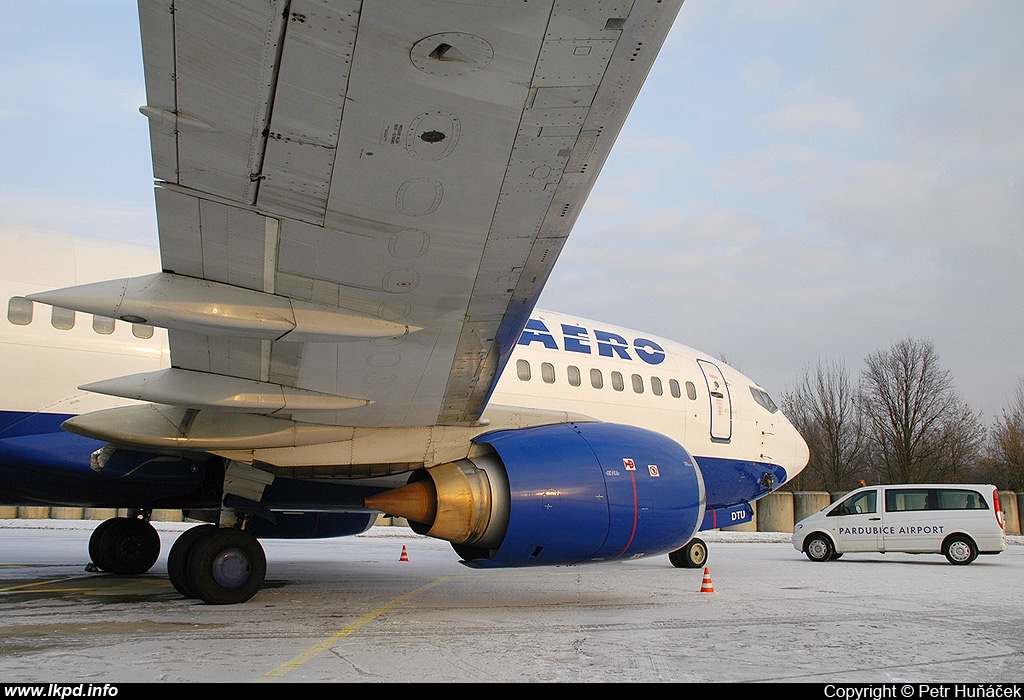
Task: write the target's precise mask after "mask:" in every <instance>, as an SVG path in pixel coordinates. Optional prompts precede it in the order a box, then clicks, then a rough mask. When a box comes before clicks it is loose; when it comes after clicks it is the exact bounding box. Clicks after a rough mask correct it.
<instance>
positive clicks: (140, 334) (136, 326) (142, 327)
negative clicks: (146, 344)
mask: <svg viewBox="0 0 1024 700" xmlns="http://www.w3.org/2000/svg"><path fill="white" fill-rule="evenodd" d="M132 335H134V336H135V337H136V338H139V339H141V340H149V339H150V338H152V337H153V326H147V325H146V324H144V323H133V324H132Z"/></svg>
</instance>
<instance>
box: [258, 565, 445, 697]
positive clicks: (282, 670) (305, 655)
mask: <svg viewBox="0 0 1024 700" xmlns="http://www.w3.org/2000/svg"><path fill="white" fill-rule="evenodd" d="M449 578H451V577H450V576H442V577H441V578H439V579H436V580H434V581H431V582H430V583H428V584H427V585H425V586H420V587H419V588H417V589H416V590H414V591H409V592H408V593H406V594H405V595H402V596H399V597H397V598H395V599H394V600H392V601H391V602H390V603H387V604H386V605H382V606H381V607H379V608H377V609H376V610H374V611H373V612H369V613H366V614H365V615H363V616H362V617H360V618H359V619H358V620H356V621H355V622H353V623H352V624H350V625H347V626H345V627H344V628H342V629H341V630H339V631H337V632H335V633H334V634H332V635H331V636H330V637H328V638H327V639H325V640H323V641H322V642H320V643H319V644H317V645H315V646H313V647H311V648H309V649H308V650H307V651H304V652H302V653H301V654H299V655H298V656H296V657H295V658H294V659H292V660H291V661H288V662H286V663H283V664H281V665H280V666H278V667H277V668H275V669H274V670H273V671H268V672H267V673H265V674H263V676H262V677H260V678H259V679H258V681H257V682H259V683H272V682H274V681H275V680H277V679H278V678H281V677H283V676H285V675H286V674H288V673H291V672H292V671H294V670H295V669H297V668H299V667H300V666H302V665H303V664H305V663H306V662H308V661H311V660H312V659H314V658H316V657H317V656H319V655H320V654H322V653H323V652H325V651H327V650H328V649H330V648H331V645H332V644H334V643H335V642H337V641H338V640H341V639H344V638H345V637H348V636H349V635H351V634H354V633H355V632H358V631H359V630H360V629H361V628H362V627H363V626H364V625H366V624H368V623H370V622H373V621H374V620H376V619H377V618H378V617H380V616H381V615H383V614H384V613H386V612H387V611H389V610H391V609H392V608H394V607H396V606H398V605H401V604H402V603H404V602H405V601H407V600H409V599H410V598H412V597H413V596H416V595H419V594H420V593H423V592H424V591H428V590H430V589H431V588H433V587H434V586H436V585H438V584H440V583H444V582H445V581H447V580H448V579H449Z"/></svg>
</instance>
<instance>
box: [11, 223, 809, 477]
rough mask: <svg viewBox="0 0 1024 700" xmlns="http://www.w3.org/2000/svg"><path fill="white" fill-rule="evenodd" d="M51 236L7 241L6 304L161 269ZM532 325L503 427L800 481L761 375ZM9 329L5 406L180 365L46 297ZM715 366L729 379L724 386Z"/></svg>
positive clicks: (510, 382) (505, 399)
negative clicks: (633, 442)
mask: <svg viewBox="0 0 1024 700" xmlns="http://www.w3.org/2000/svg"><path fill="white" fill-rule="evenodd" d="M41 237H43V236H42V234H39V233H38V232H26V233H21V234H15V235H14V236H11V235H10V234H8V235H5V236H4V244H5V246H6V254H5V259H6V260H7V261H8V264H7V265H5V266H4V268H5V269H4V270H3V274H2V279H0V295H2V296H0V300H2V301H3V303H4V305H5V311H7V307H8V306H9V303H10V299H12V298H15V297H24V296H25V295H26V294H31V293H34V292H40V291H45V290H48V289H56V288H60V287H65V286H70V285H75V284H84V283H88V282H94V281H102V280H106V279H112V278H115V277H118V276H124V275H142V274H149V273H151V272H153V271H154V270H158V269H159V261H158V257H157V254H156V251H155V250H154V249H151V248H146V247H142V246H134V245H129V244H121V243H116V244H111V243H109V242H101V241H95V240H87V239H72V238H71V237H69V236H52V237H50V236H49V235H46V236H45V238H46V240H45V245H40V243H41V241H40V238H41ZM43 256H45V257H43ZM531 326H532V327H533V328H534V329H536V328H538V327H541V328H543V329H545V331H546V333H545V332H543V331H537V330H530V329H529V328H528V331H527V334H526V337H527V339H532V342H529V344H522V343H520V344H519V345H517V346H516V347H515V349H514V351H513V353H512V356H511V359H510V360H509V362H508V365H507V366H506V368H505V370H504V372H503V374H502V376H501V377H500V379H499V381H498V383H497V385H496V387H495V390H494V392H493V394H492V397H491V400H490V404H489V405H492V406H501V407H503V409H502V410H503V411H504V412H505V413H504V414H503V418H502V424H503V425H504V426H508V425H509V422H508V415H507V409H508V407H523V410H524V413H528V412H529V411H531V410H533V411H537V410H540V411H556V412H565V413H567V414H570V415H577V416H586V417H589V418H592V419H594V420H598V421H606V422H615V423H622V424H628V425H635V426H639V427H643V428H646V429H649V430H653V431H656V432H659V433H662V434H664V435H667V436H669V437H671V438H672V439H674V440H676V441H677V442H679V443H680V444H681V445H683V446H684V447H686V448H687V450H689V451H690V452H691V454H693V455H694V456H698V457H701V456H703V457H723V458H731V459H741V460H751V461H764V462H771V463H773V464H777V465H780V466H782V467H784V468H785V469H786V470H787V474H788V477H789V478H790V479H791V478H792V477H793V476H794V475H795V474H796V473H797V472H799V471H800V470H801V469H803V467H804V466H805V464H806V462H807V457H808V452H807V446H806V444H805V442H804V441H803V439H802V438H801V437H800V436H799V434H798V433H797V431H796V430H795V429H794V428H793V426H792V425H791V424H790V422H789V421H788V420H787V419H786V417H785V416H784V415H783V413H782V412H781V411H777V410H776V411H774V412H773V411H769V410H768V409H767V408H765V407H763V406H762V405H761V404H759V403H758V402H757V401H755V398H754V394H755V393H758V392H763V390H761V389H760V387H758V385H757V384H756V382H754V381H753V380H751V379H750V378H748V377H746V376H745V375H743V374H742V373H740V372H738V371H736V370H735V369H733V368H731V367H729V366H728V365H726V364H724V363H722V362H720V361H718V360H715V359H714V358H713V357H712V356H710V355H707V354H705V353H701V352H699V351H697V350H695V349H693V348H690V347H687V346H685V345H681V344H679V343H675V342H672V341H669V340H666V339H664V338H659V337H656V336H652V335H648V334H644V333H637V332H635V331H632V330H628V329H624V328H620V327H616V326H611V325H608V324H602V323H599V322H594V321H590V320H584V319H579V318H575V317H571V316H566V315H561V314H556V313H552V312H546V311H535V312H534V314H533V316H532V320H531ZM0 329H2V332H0V386H3V387H4V392H3V397H2V406H0V409H2V410H3V411H15V412H25V413H35V412H42V413H51V414H61V415H78V414H81V413H86V412H90V411H96V410H101V409H105V408H111V407H115V406H122V405H130V404H132V403H134V402H133V401H130V400H126V399H118V398H114V397H110V396H105V395H100V394H93V393H89V392H86V391H82V390H80V389H78V387H79V386H81V385H84V384H88V383H91V382H97V381H101V380H104V379H109V378H112V377H120V376H125V375H128V374H134V373H139V372H149V371H153V370H157V369H162V368H165V367H168V366H169V363H170V355H169V351H168V343H167V334H166V332H165V331H163V330H162V329H159V328H156V329H152V330H153V333H152V336H151V337H149V338H140V337H137V336H136V335H135V334H134V333H133V330H134V329H133V326H132V324H130V323H126V322H123V321H117V322H116V323H115V324H114V329H113V332H111V333H109V334H104V333H99V332H97V331H96V330H94V328H93V317H92V316H91V315H88V314H82V313H79V314H76V315H75V321H74V325H73V326H72V327H71V328H69V329H61V328H56V327H54V325H53V323H52V322H51V307H49V306H46V305H43V304H38V303H36V304H34V305H33V308H32V318H31V321H30V322H29V323H27V324H23V323H14V322H12V320H11V315H10V313H5V315H4V317H3V319H0ZM619 338H621V339H622V340H624V341H625V342H624V343H622V342H621V341H620V340H618V339H619ZM522 363H526V364H527V365H528V367H529V378H528V379H523V378H522V377H524V376H526V375H525V367H524V366H523V364H522ZM702 365H703V371H702ZM709 368H710V369H709ZM715 370H718V371H719V372H720V373H721V376H720V377H718V379H720V380H724V381H723V383H724V386H718V387H715V386H714V381H715V379H716V377H714V376H713V372H714V371H715ZM577 373H578V381H574V380H573V379H574V378H575V377H577ZM592 373H595V374H596V373H599V374H600V377H601V380H602V382H603V386H601V387H600V388H598V387H596V386H595V382H594V381H593V380H592ZM616 374H617V375H618V377H621V382H622V383H621V385H619V384H618V378H617V377H616V376H615V375H616ZM659 383H660V393H659V392H658V391H657V388H656V385H657V384H659ZM688 385H689V391H688ZM620 386H621V388H620ZM713 393H715V394H718V396H714V395H713ZM487 416H488V412H487V411H485V413H484V418H485V419H486V418H487ZM513 416H514V412H513ZM526 424H528V420H524V423H523V425H526ZM513 427H514V418H513ZM713 429H714V435H716V436H718V439H715V438H713V433H712V430H713Z"/></svg>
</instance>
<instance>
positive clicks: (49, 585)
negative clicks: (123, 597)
mask: <svg viewBox="0 0 1024 700" xmlns="http://www.w3.org/2000/svg"><path fill="white" fill-rule="evenodd" d="M89 580H95V581H96V582H97V583H98V584H99V585H93V586H77V585H74V584H75V583H76V582H79V581H89ZM103 583H104V581H103V580H102V579H96V578H95V577H94V576H91V575H90V576H75V577H71V578H54V579H45V580H42V581H30V582H28V583H20V584H18V585H15V586H5V587H3V588H0V595H8V594H15V593H17V594H24V593H39V594H53V593H85V594H88V593H91V592H97V591H99V592H106V591H111V592H115V591H123V590H125V589H132V588H156V587H164V586H165V585H166V584H165V583H164V582H162V581H158V580H153V581H148V580H143V579H135V580H132V581H131V582H128V583H121V584H118V585H109V584H108V585H103ZM55 584H64V585H63V586H61V587H59V588H57V587H54V585H55Z"/></svg>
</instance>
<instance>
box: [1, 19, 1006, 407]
mask: <svg viewBox="0 0 1024 700" xmlns="http://www.w3.org/2000/svg"><path fill="white" fill-rule="evenodd" d="M1022 29H1024V2H1020V0H975V1H972V2H965V3H943V2H934V1H925V0H884V1H883V0H874V1H872V0H859V1H857V2H847V1H845V0H842V1H841V0H835V1H829V0H776V1H774V2H760V1H757V2H755V1H754V0H747V1H745V2H741V1H739V0H736V1H733V0H688V1H687V2H686V4H685V5H684V6H683V9H682V11H681V13H680V15H679V18H678V20H677V23H676V26H675V27H674V29H673V31H672V34H671V35H670V37H669V41H668V44H667V46H666V47H665V49H664V51H663V52H662V55H661V56H660V57H659V59H658V62H657V63H656V65H655V67H654V70H653V72H652V73H651V75H650V77H649V79H648V81H647V84H646V85H645V87H644V90H643V92H642V94H641V97H640V99H639V100H638V101H637V104H636V106H635V109H634V112H633V114H632V115H631V116H630V118H629V121H628V122H627V124H626V128H625V129H624V130H623V132H622V134H621V135H620V139H619V143H618V144H617V146H616V149H615V150H614V151H613V154H612V157H611V158H610V159H609V161H608V163H607V165H606V167H605V169H604V171H603V173H602V175H601V177H600V179H599V181H598V183H597V186H596V187H595V189H594V192H593V194H592V196H591V200H590V201H589V203H588V204H587V207H586V209H585V210H584V213H583V215H582V216H581V217H580V220H579V222H578V223H577V227H576V230H575V231H574V233H573V235H572V236H571V237H570V239H569V243H568V244H567V246H566V248H565V251H564V253H563V255H562V257H561V258H560V260H559V261H558V264H557V266H556V268H555V272H554V275H553V276H552V280H551V282H550V284H549V286H548V288H547V290H546V291H545V293H544V295H543V297H542V300H541V303H542V305H543V306H544V307H546V308H551V309H557V310H562V311H567V312H570V313H574V314H578V315H580V316H583V317H586V318H591V319H598V320H604V321H606V322H608V323H610V324H616V325H623V326H630V327H635V328H639V329H643V330H645V331H646V332H648V333H650V334H656V335H660V336H663V337H668V338H671V339H673V340H678V341H681V342H684V343H687V344H689V345H692V346H694V347H697V348H700V349H702V350H704V351H706V352H708V353H709V354H711V355H714V356H716V357H724V358H725V359H726V360H727V361H728V362H730V363H731V364H733V365H735V366H736V367H738V368H739V369H740V370H742V371H744V372H745V373H747V374H749V375H751V376H752V377H753V378H754V379H755V380H757V381H759V382H760V383H761V384H762V385H763V386H764V387H765V388H766V389H768V390H769V391H770V392H771V393H772V394H774V395H775V396H776V398H778V397H779V395H781V394H782V393H783V392H784V391H786V390H788V389H790V388H792V387H793V386H794V385H795V384H796V382H797V381H798V379H799V377H800V376H801V374H802V373H803V371H804V369H805V367H808V366H811V367H813V366H814V365H816V364H817V363H818V362H819V361H828V362H836V361H841V362H844V363H845V364H846V366H847V368H848V369H849V371H850V372H851V374H852V375H853V376H856V375H857V373H859V371H860V369H861V367H862V364H863V359H864V357H865V356H866V355H868V354H869V353H873V352H877V351H880V350H885V349H887V348H888V347H889V346H890V345H891V344H892V343H893V342H895V341H897V340H900V339H904V338H914V339H920V340H928V341H931V342H932V343H933V344H934V346H935V349H936V351H937V353H938V356H939V359H940V362H941V364H942V366H943V368H944V369H947V370H949V371H950V372H951V374H952V375H953V378H954V380H955V382H956V385H957V390H958V391H959V393H960V395H961V396H962V397H963V399H964V400H966V401H967V402H968V403H969V404H970V405H971V407H972V408H973V409H974V410H975V411H977V412H980V413H981V414H982V421H983V423H984V424H986V425H991V423H992V420H993V419H994V418H995V417H997V416H998V415H999V414H1000V412H1001V410H1002V408H1003V407H1004V406H1006V405H1007V403H1008V402H1009V401H1010V399H1011V398H1012V396H1013V391H1014V388H1015V387H1016V385H1017V382H1018V378H1019V377H1020V376H1022V375H1024V347H1022V346H1024V270H1022V266H1024V237H1022V234H1024V180H1022V174H1024V89H1022V88H1024V51H1022V49H1021V47H1020V36H1021V31H1022ZM144 94H145V93H144V85H143V78H142V66H141V51H140V46H139V37H138V19H137V14H136V9H135V3H134V2H130V1H128V0H118V1H116V2H115V1H112V0H106V1H104V0H88V1H86V0H66V1H64V2H50V1H47V0H33V1H32V3H30V4H29V5H26V4H25V3H24V2H13V1H12V0H0V228H10V227H30V228H41V229H51V230H61V231H68V232H72V233H78V234H83V235H91V236H102V237H106V238H117V239H122V240H132V241H141V242H152V243H155V240H156V234H155V231H156V223H155V217H154V212H153V194H152V170H151V167H150V157H149V141H148V132H147V124H146V120H145V118H144V117H142V116H141V115H140V114H139V111H138V108H139V106H140V105H142V104H143V103H144Z"/></svg>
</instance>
